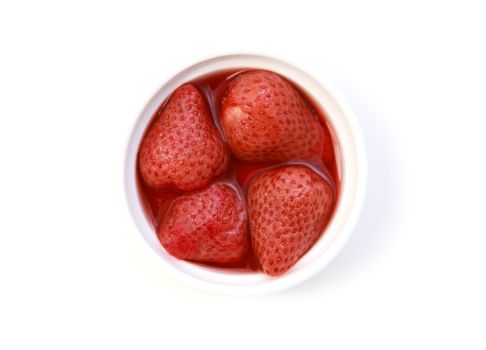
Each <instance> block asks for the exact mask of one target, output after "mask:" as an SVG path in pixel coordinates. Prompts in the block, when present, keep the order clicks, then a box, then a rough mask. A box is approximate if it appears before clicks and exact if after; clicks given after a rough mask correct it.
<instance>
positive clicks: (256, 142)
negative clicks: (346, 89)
mask: <svg viewBox="0 0 486 350" xmlns="http://www.w3.org/2000/svg"><path fill="white" fill-rule="evenodd" d="M221 124H222V126H223V129H224V131H225V133H226V136H227V138H228V145H229V146H230V148H231V150H232V152H233V154H234V155H235V156H236V157H237V158H239V159H241V160H250V161H262V162H283V161H288V160H292V159H293V160H297V159H300V160H301V159H308V158H310V157H312V156H316V155H320V154H321V151H322V144H323V133H322V128H321V126H320V125H319V122H318V121H317V120H316V119H315V118H314V116H313V115H312V113H311V111H310V109H309V107H308V106H307V104H306V102H305V101H304V99H303V98H302V96H301V95H300V94H299V92H298V91H297V90H296V89H295V88H294V87H293V86H292V85H291V84H290V83H289V82H288V81H287V80H285V79H283V78H282V77H281V76H279V75H278V74H276V73H272V72H267V71H250V72H244V73H241V74H239V75H237V76H236V77H235V78H233V80H231V81H230V82H229V84H228V86H227V88H226V91H225V93H224V95H223V98H222V100H221Z"/></svg>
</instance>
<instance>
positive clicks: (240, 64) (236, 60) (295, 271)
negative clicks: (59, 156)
mask: <svg viewBox="0 0 486 350" xmlns="http://www.w3.org/2000/svg"><path fill="white" fill-rule="evenodd" d="M235 68H260V69H268V70H271V71H274V72H276V73H279V74H281V75H283V76H285V77H287V78H288V79H289V80H291V81H293V82H294V83H295V84H297V85H298V86H299V87H300V88H301V89H302V90H303V91H304V92H305V93H306V94H307V95H308V96H310V97H311V98H312V99H313V100H314V102H315V103H316V105H317V106H318V107H319V108H321V109H322V110H324V111H325V113H326V115H327V117H328V123H329V127H330V131H331V134H332V137H333V141H334V147H335V153H336V158H337V159H336V162H337V169H338V177H339V181H340V194H339V197H338V201H337V203H336V208H335V212H334V215H333V217H332V219H331V221H330V222H329V224H328V226H327V227H326V229H325V234H323V235H322V236H321V238H320V239H319V240H318V241H317V242H316V243H315V244H314V246H313V247H312V248H311V249H310V250H309V251H308V252H307V253H306V254H305V255H304V256H303V257H302V258H301V259H300V260H299V261H298V262H297V264H296V265H295V266H294V267H293V268H292V269H290V270H289V271H288V272H287V273H285V274H284V275H282V276H279V277H275V278H272V277H269V276H267V275H265V274H263V273H261V272H252V271H247V270H244V271H239V270H232V269H223V268H215V267H209V266H205V265H199V264H195V263H190V262H186V261H182V260H178V259H176V258H174V257H172V256H171V255H169V254H168V253H167V252H166V251H165V250H164V248H163V247H162V245H161V244H160V242H159V240H158V239H157V237H156V234H155V231H154V229H153V227H152V225H151V224H150V222H149V220H148V218H147V217H146V216H145V212H144V210H143V207H142V203H141V200H140V197H139V193H138V187H137V179H136V165H137V151H138V147H139V145H140V142H141V139H142V137H143V134H144V132H145V128H146V126H147V125H148V123H149V122H150V121H151V119H152V116H153V115H154V113H155V112H156V110H157V109H158V107H159V106H160V104H161V103H162V102H163V101H164V100H165V99H166V98H167V97H168V96H169V94H170V93H171V92H172V91H174V90H175V89H176V88H177V87H178V86H180V85H182V84H183V83H185V82H187V81H191V80H194V79H196V78H198V77H201V76H204V75H206V74H208V73H212V72H216V71H220V70H226V69H235ZM364 167H365V163H364V149H363V143H362V140H361V136H360V133H359V130H358V128H357V125H356V121H355V120H354V117H353V116H352V114H351V112H350V110H349V108H348V107H347V106H346V104H345V103H344V101H343V100H342V98H341V97H340V96H339V94H338V92H336V90H335V89H334V88H332V87H331V86H330V85H329V83H324V82H323V81H322V80H320V81H319V82H318V81H317V80H315V79H314V78H313V77H311V76H310V75H308V74H306V73H304V72H302V71H301V70H300V69H297V68H296V67H294V66H292V65H290V64H287V63H285V62H282V61H280V60H276V59H273V58H269V57H264V56H256V55H231V56H221V57H216V58H213V59H209V60H206V61H203V62H200V63H197V64H195V65H193V66H191V67H189V68H187V69H185V70H184V71H182V72H180V73H178V74H177V75H175V76H174V77H173V78H172V79H170V80H169V81H168V82H166V83H165V84H164V85H163V86H162V88H160V89H159V91H157V92H156V94H155V95H154V96H153V97H152V99H151V100H150V101H149V103H148V104H147V105H146V107H145V108H144V110H143V111H142V113H141V115H140V117H139V118H138V120H137V122H136V124H135V126H134V129H133V131H132V134H131V137H130V140H129V143H128V149H127V154H126V164H125V188H126V193H127V200H128V206H129V209H130V211H131V214H132V216H133V219H134V221H135V223H136V225H137V226H138V228H139V230H140V233H141V234H142V237H143V238H144V239H145V241H146V242H147V243H148V245H149V246H150V247H151V248H152V250H153V252H155V253H156V254H157V255H158V257H159V258H160V259H159V260H160V262H161V264H162V266H163V267H164V268H165V269H166V270H167V271H168V272H170V273H171V274H173V275H175V277H177V278H179V279H181V280H184V281H186V282H188V283H190V284H191V285H193V286H195V287H198V288H202V289H205V290H211V291H217V292H223V293H230V294H250V293H266V292H271V291H276V290H281V289H285V288H288V287H291V286H293V285H295V284H297V283H299V282H301V281H303V280H305V279H307V278H309V277H310V276H312V275H314V274H315V273H316V272H317V271H319V270H320V269H322V268H323V267H324V266H325V265H326V264H327V263H328V262H329V261H330V260H331V259H332V258H333V257H334V256H335V254H336V253H337V252H338V251H339V250H340V248H341V247H342V246H343V244H344V243H345V241H346V239H347V238H348V236H349V234H350V233H351V230H352V227H353V226H354V223H355V221H356V218H357V215H358V212H359V209H360V206H361V203H362V197H363V191H364V181H365V179H364V177H365V169H364Z"/></svg>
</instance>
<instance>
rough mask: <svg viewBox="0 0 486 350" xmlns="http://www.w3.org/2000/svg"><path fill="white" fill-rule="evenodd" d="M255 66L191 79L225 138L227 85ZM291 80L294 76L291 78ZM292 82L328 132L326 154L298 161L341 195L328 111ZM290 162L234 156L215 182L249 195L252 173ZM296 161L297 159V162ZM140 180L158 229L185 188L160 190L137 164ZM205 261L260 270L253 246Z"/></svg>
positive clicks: (147, 210)
mask: <svg viewBox="0 0 486 350" xmlns="http://www.w3.org/2000/svg"><path fill="white" fill-rule="evenodd" d="M251 70H253V69H244V68H242V69H233V70H225V71H218V72H214V73H211V74H208V75H205V76H203V77H200V78H198V79H196V80H193V81H191V83H193V84H195V85H196V86H197V87H198V88H199V90H200V91H201V92H202V94H203V95H204V96H205V97H206V99H207V102H208V105H209V108H210V111H211V113H212V116H213V120H214V123H215V125H216V127H217V128H218V129H219V131H220V133H221V135H222V137H223V140H225V141H226V137H225V135H224V133H223V130H222V127H221V124H220V121H219V101H220V98H221V96H222V94H223V92H224V91H225V89H226V85H227V84H228V82H229V81H230V80H231V78H232V77H234V76H235V75H237V74H239V73H241V72H244V71H251ZM289 81H290V80H289ZM290 83H291V84H292V85H293V86H294V88H295V89H296V90H297V91H299V93H300V94H301V96H302V98H303V99H304V101H305V102H306V103H307V105H308V106H309V108H310V110H311V111H312V114H313V115H314V117H315V118H316V119H317V120H318V121H319V123H320V125H321V129H322V133H323V136H324V147H323V151H322V154H316V155H315V157H314V160H312V161H298V163H300V164H307V165H309V166H311V167H313V168H315V169H316V170H318V171H320V172H321V173H323V174H325V175H327V176H328V177H329V178H330V180H331V182H332V185H333V187H334V189H335V191H336V192H335V193H336V198H337V197H338V196H339V178H338V171H337V164H336V154H335V152H336V149H335V147H334V146H333V144H332V143H331V142H332V141H331V136H330V135H331V133H330V130H329V124H328V121H327V116H326V114H325V112H324V111H323V110H322V109H320V108H319V107H318V106H317V104H316V103H315V102H314V101H313V100H312V98H311V97H310V96H309V95H308V94H306V93H305V92H304V91H303V90H302V89H301V88H300V87H299V86H297V85H296V84H294V83H293V82H292V81H290ZM165 102H166V101H164V102H163V103H161V105H160V107H159V110H158V111H157V112H156V113H155V114H154V115H157V114H158V112H159V111H160V110H161V109H162V108H163V107H164V105H165ZM151 124H152V122H151V123H149V125H148V126H147V128H146V130H149V129H150V126H151ZM286 163H292V162H284V163H268V162H266V163H262V162H248V161H241V160H238V159H235V158H234V157H231V165H230V166H229V167H228V170H227V172H226V173H225V174H222V175H221V176H219V177H218V178H216V179H214V180H213V182H218V181H225V182H231V183H233V184H234V185H235V187H237V188H239V189H240V194H241V195H242V196H245V195H246V190H247V186H248V183H249V182H250V181H251V179H252V177H253V176H254V175H255V174H257V173H258V172H260V171H263V170H265V169H267V168H269V167H274V166H278V165H284V164H286ZM294 163H295V162H294ZM137 183H138V192H139V196H140V199H141V201H142V205H143V208H144V210H145V215H146V216H147V218H148V219H149V221H150V222H151V223H152V225H153V226H154V229H155V230H157V228H158V227H159V225H160V223H161V222H162V220H163V218H164V215H165V213H166V212H167V210H168V209H169V207H170V205H171V203H172V201H173V200H174V199H176V198H178V197H179V196H181V195H182V194H184V192H180V191H174V190H167V191H159V190H154V189H151V188H149V187H148V186H147V185H146V184H145V183H144V181H143V179H142V176H141V174H140V171H139V169H138V166H137ZM194 263H197V264H201V263H199V262H194ZM202 265H209V266H215V267H221V268H231V269H238V270H242V269H243V270H260V267H259V265H258V262H257V260H256V258H255V256H254V254H253V251H252V249H249V251H248V253H247V254H246V256H245V257H244V258H243V259H242V260H241V261H239V262H237V263H232V264H224V265H223V264H213V263H207V264H202Z"/></svg>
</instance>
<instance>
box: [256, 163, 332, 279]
mask: <svg viewBox="0 0 486 350" xmlns="http://www.w3.org/2000/svg"><path fill="white" fill-rule="evenodd" d="M333 203H334V191H333V188H332V187H331V186H330V184H329V183H328V182H327V181H326V180H325V179H324V178H323V177H322V176H320V175H318V173H317V172H315V171H313V170H312V169H310V168H308V167H306V166H303V165H290V166H282V167H276V168H274V169H270V170H267V171H264V172H263V173H261V174H260V175H258V176H257V177H255V178H254V179H253V180H252V181H251V183H250V187H249V189H248V211H249V216H250V232H251V241H252V245H253V250H254V252H255V255H256V257H257V259H258V262H259V263H260V266H261V267H262V269H263V271H264V272H265V273H267V274H269V275H272V276H276V275H280V274H282V273H284V272H285V271H287V270H288V269H289V268H290V267H291V266H292V265H294V264H295V262H296V261H297V260H299V259H300V257H301V256H302V255H304V254H305V253H306V252H307V250H308V249H309V248H310V247H311V246H312V245H313V244H314V242H315V241H316V240H317V238H318V237H319V235H320V234H321V232H322V230H323V229H324V227H325V226H326V224H327V221H328V219H329V217H330V215H331V212H332V206H333Z"/></svg>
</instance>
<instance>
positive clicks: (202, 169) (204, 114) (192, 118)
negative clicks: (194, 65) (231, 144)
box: [139, 84, 228, 191]
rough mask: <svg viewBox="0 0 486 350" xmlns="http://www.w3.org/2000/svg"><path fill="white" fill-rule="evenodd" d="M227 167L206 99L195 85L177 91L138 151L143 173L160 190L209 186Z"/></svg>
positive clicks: (221, 143) (224, 150)
mask: <svg viewBox="0 0 486 350" xmlns="http://www.w3.org/2000/svg"><path fill="white" fill-rule="evenodd" d="M227 166H228V154H227V150H226V147H225V145H224V143H223V140H222V138H221V135H220V134H219V131H218V129H217V128H216V126H215V125H214V122H213V120H212V117H211V113H210V111H209V108H208V105H207V102H206V100H205V99H204V97H203V95H202V94H201V92H200V91H199V90H198V89H197V88H196V87H195V86H194V85H192V84H185V85H182V86H181V87H179V88H178V89H177V90H175V91H174V93H173V94H172V96H171V97H170V98H169V100H168V102H167V104H166V105H165V106H164V107H163V108H162V109H161V110H160V112H159V113H158V114H157V116H156V117H155V120H154V121H153V123H152V125H151V127H150V129H149V130H148V132H147V133H146V135H145V137H144V138H143V141H142V145H141V147H140V152H139V167H140V173H141V174H142V177H143V179H144V181H145V183H146V184H147V185H148V186H149V187H151V188H153V189H157V190H162V189H179V190H183V191H191V190H194V189H201V188H203V187H204V186H207V185H208V184H209V183H210V182H211V180H212V179H214V178H215V177H216V176H218V175H220V174H221V173H223V172H224V171H225V170H226V168H227Z"/></svg>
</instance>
